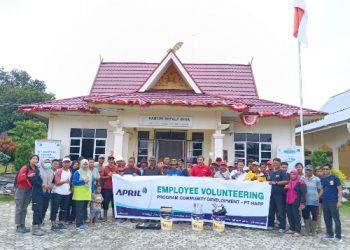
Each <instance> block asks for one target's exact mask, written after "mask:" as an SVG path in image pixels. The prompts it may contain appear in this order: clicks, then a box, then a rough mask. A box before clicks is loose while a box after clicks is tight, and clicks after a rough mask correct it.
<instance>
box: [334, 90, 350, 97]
mask: <svg viewBox="0 0 350 250" xmlns="http://www.w3.org/2000/svg"><path fill="white" fill-rule="evenodd" d="M349 91H350V89H348V90H345V91H343V92H340V93H338V94H336V95H334V96H331V97H330V98H329V99H332V98H334V97H336V96H338V95H342V94H345V93H346V92H349Z"/></svg>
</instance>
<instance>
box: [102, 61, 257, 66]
mask: <svg viewBox="0 0 350 250" xmlns="http://www.w3.org/2000/svg"><path fill="white" fill-rule="evenodd" d="M101 64H159V62H132V61H129V62H123V61H103V62H101ZM182 64H183V65H220V66H225V65H226V66H250V64H249V63H248V64H244V63H182Z"/></svg>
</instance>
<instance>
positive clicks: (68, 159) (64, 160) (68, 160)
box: [62, 157, 70, 162]
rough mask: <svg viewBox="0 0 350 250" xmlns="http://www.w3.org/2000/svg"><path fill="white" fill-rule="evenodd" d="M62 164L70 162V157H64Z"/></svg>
mask: <svg viewBox="0 0 350 250" xmlns="http://www.w3.org/2000/svg"><path fill="white" fill-rule="evenodd" d="M62 162H70V158H69V157H64V158H63V159H62Z"/></svg>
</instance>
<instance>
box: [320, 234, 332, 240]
mask: <svg viewBox="0 0 350 250" xmlns="http://www.w3.org/2000/svg"><path fill="white" fill-rule="evenodd" d="M322 239H323V240H333V239H334V236H330V235H328V234H326V235H324V236H322Z"/></svg>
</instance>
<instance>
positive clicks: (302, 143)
mask: <svg viewBox="0 0 350 250" xmlns="http://www.w3.org/2000/svg"><path fill="white" fill-rule="evenodd" d="M298 57H299V100H300V111H299V113H300V114H299V115H300V144H301V153H302V156H301V159H302V163H303V165H304V164H305V144H304V119H303V78H302V71H301V48H300V41H298Z"/></svg>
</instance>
